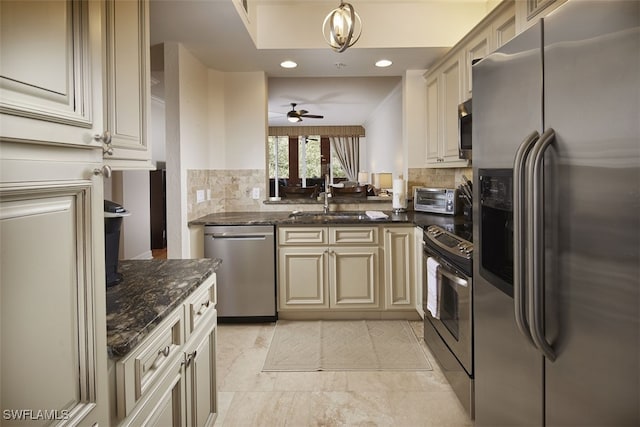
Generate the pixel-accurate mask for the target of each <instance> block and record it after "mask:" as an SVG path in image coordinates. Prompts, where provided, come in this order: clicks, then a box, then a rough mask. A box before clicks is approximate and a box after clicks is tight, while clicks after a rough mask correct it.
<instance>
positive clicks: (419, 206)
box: [413, 187, 461, 215]
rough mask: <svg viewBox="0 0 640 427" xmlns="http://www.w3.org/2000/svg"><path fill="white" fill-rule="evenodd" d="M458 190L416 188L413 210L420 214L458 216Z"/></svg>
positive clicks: (414, 190)
mask: <svg viewBox="0 0 640 427" xmlns="http://www.w3.org/2000/svg"><path fill="white" fill-rule="evenodd" d="M460 208H461V206H460V202H459V201H458V190H456V189H453V188H427V187H415V188H414V189H413V210H415V211H419V212H430V213H439V214H446V215H456V214H458V213H460Z"/></svg>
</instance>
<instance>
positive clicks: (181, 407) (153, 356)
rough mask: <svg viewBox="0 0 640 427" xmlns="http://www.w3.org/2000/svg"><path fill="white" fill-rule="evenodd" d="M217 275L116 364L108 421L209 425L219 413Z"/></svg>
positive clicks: (162, 425) (166, 424)
mask: <svg viewBox="0 0 640 427" xmlns="http://www.w3.org/2000/svg"><path fill="white" fill-rule="evenodd" d="M215 295H216V292H215V274H213V275H212V276H211V277H210V278H209V279H207V280H206V281H205V282H204V283H203V284H202V285H200V288H199V289H198V290H196V291H195V292H194V293H193V294H192V295H191V296H189V298H188V299H187V300H186V301H185V302H184V304H183V305H181V306H179V307H177V308H176V309H174V311H173V312H172V313H171V314H170V315H169V316H167V317H166V318H165V319H164V320H163V321H162V322H161V323H160V324H159V325H158V326H157V327H156V328H154V330H153V331H152V332H151V333H150V334H149V335H148V336H147V337H145V339H144V340H143V341H142V342H141V343H140V344H138V345H137V346H136V347H135V348H134V349H133V350H132V351H131V352H130V353H129V354H128V355H127V356H125V357H124V358H122V359H120V360H118V361H116V362H115V381H114V382H113V383H112V387H114V390H113V393H112V395H115V396H116V408H115V411H113V413H112V418H113V419H112V422H111V424H112V425H116V424H118V425H121V426H158V427H168V426H212V425H213V424H214V422H215V419H216V416H217V392H216V363H215V354H216V327H217V312H216V310H215Z"/></svg>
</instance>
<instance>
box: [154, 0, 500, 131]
mask: <svg viewBox="0 0 640 427" xmlns="http://www.w3.org/2000/svg"><path fill="white" fill-rule="evenodd" d="M233 1H234V0H150V26H151V45H152V46H153V45H156V44H159V43H163V42H168V41H172V42H179V43H182V44H183V45H184V46H185V47H186V48H187V49H188V50H189V51H190V52H191V53H192V54H193V55H194V56H195V57H196V58H198V59H199V60H200V61H201V62H202V63H203V64H205V65H206V66H207V67H209V68H211V69H215V70H219V71H224V72H243V71H264V72H265V73H266V75H267V76H268V77H269V87H268V91H269V95H268V97H269V101H268V104H269V105H268V109H269V124H270V125H272V126H274V125H275V126H278V125H288V124H289V123H288V122H287V121H286V112H287V111H289V110H290V109H291V107H290V103H291V102H296V103H297V104H298V106H297V107H296V109H305V110H308V111H309V112H310V114H320V115H324V116H325V118H324V119H322V120H319V119H305V120H304V121H303V124H306V125H361V124H363V123H364V121H365V120H366V119H367V117H368V116H369V115H370V114H371V112H372V111H373V110H374V109H375V108H376V107H377V106H378V105H379V104H380V102H381V101H383V100H384V99H385V98H386V97H387V96H388V95H389V93H390V92H391V91H392V90H393V89H394V88H395V87H396V86H397V85H398V84H399V82H400V81H401V76H402V75H403V74H404V72H405V70H422V69H426V68H428V67H429V66H430V65H431V64H432V63H433V62H435V61H436V60H437V59H438V58H440V57H441V56H442V55H443V54H444V53H446V51H447V50H448V47H447V46H444V47H443V46H430V45H431V44H434V43H429V42H428V41H426V42H421V43H414V42H413V41H410V42H408V43H406V45H411V46H413V47H402V46H400V47H385V48H376V47H367V44H366V42H365V40H360V41H359V42H358V44H356V45H355V46H354V47H352V48H349V49H348V50H347V51H345V52H343V53H336V52H334V51H332V50H331V49H330V48H329V47H328V46H326V47H324V46H323V47H322V48H318V47H316V46H313V47H302V48H301V47H296V48H283V49H277V48H269V49H258V48H256V45H255V43H254V41H253V38H252V36H251V35H250V34H249V31H248V30H247V27H246V26H245V21H243V17H241V15H240V14H239V13H238V10H237V8H236V6H235V5H234V4H233ZM235 1H239V0H235ZM489 1H491V0H489ZM351 2H352V4H353V5H354V8H355V9H356V11H358V7H359V4H362V3H367V2H369V3H385V4H391V3H395V2H398V3H399V4H400V3H402V4H403V5H404V6H408V7H410V6H411V5H412V4H416V5H419V4H424V3H429V4H430V5H432V4H435V5H436V6H439V5H442V7H445V6H447V7H450V6H451V5H452V4H457V5H458V7H462V6H463V5H467V4H476V5H477V4H478V3H481V4H486V3H487V0H394V1H393V2H389V1H386V2H380V1H379V0H351ZM493 2H494V3H495V0H493ZM249 4H250V6H249V7H252V5H254V4H259V5H261V6H262V7H265V6H271V5H273V6H277V7H282V6H286V7H291V8H294V7H295V8H296V9H295V10H294V9H289V10H291V15H290V16H285V17H284V18H288V19H291V18H292V17H294V16H300V15H299V11H301V10H303V9H302V8H305V7H309V8H311V7H315V8H316V9H318V8H319V7H321V8H322V9H321V11H324V10H325V9H326V13H329V11H331V10H332V9H333V8H335V7H336V6H338V4H339V1H338V0H331V1H327V0H325V1H316V0H249ZM431 7H434V6H431ZM476 9H477V7H476ZM309 10H311V9H309ZM389 11H390V13H393V11H392V10H391V9H389ZM294 12H295V13H297V14H298V15H294V14H293V13H294ZM322 13H324V12H322ZM476 16H477V13H476ZM480 18H481V17H480ZM318 19H319V18H318ZM318 19H314V20H313V24H305V23H304V22H302V23H300V22H297V21H296V25H293V24H291V25H283V24H282V23H280V24H278V25H277V27H278V28H279V29H280V30H282V29H283V27H284V29H285V30H286V29H287V27H289V26H290V27H292V29H294V30H295V31H297V34H298V36H296V34H285V35H284V36H283V37H284V40H291V42H290V43H289V42H286V41H285V42H284V44H287V45H292V44H294V45H295V44H296V43H297V44H304V43H303V42H302V40H303V39H304V38H305V37H308V38H313V39H314V41H313V42H312V43H316V40H315V39H320V40H323V39H322V34H321V30H320V27H321V23H317V22H315V21H316V20H318ZM245 20H246V18H245ZM298 21H301V19H298ZM363 21H365V19H364V17H363ZM477 21H479V18H475V21H474V22H477ZM289 22H290V21H289ZM454 24H455V22H451V24H447V25H448V26H449V27H455V25H454ZM472 24H473V21H472ZM472 24H469V19H467V20H466V21H464V22H463V23H462V24H461V25H463V26H464V28H463V29H458V30H457V33H456V32H454V35H453V36H452V38H453V40H454V41H453V42H450V43H448V44H449V45H452V44H454V42H455V40H457V39H459V38H460V36H459V34H464V33H466V31H468V29H469V28H471V26H472ZM258 25H260V27H259V30H260V31H262V32H263V33H264V32H265V31H266V32H267V33H268V30H267V29H265V25H268V23H266V24H265V23H263V22H260V21H258ZM300 25H302V26H303V28H308V32H309V34H305V35H304V37H303V36H300V34H301V31H300V29H299V27H300ZM366 25H367V23H366V22H363V27H364V28H366V31H369V35H371V33H372V32H373V31H374V30H372V29H371V27H366ZM316 33H317V34H316ZM417 33H419V31H416V34H417ZM441 33H442V32H439V33H438V34H441ZM409 34H411V33H410V32H409ZM363 39H364V31H363ZM423 39H424V37H423ZM369 40H371V37H370V38H369ZM374 43H375V42H374ZM438 43H441V40H438ZM361 44H362V46H365V47H362V48H361V47H359V45H361ZM420 45H423V46H420ZM381 58H388V59H391V60H392V61H393V65H392V66H391V67H388V68H384V69H381V68H376V67H374V66H373V64H374V62H375V61H376V60H378V59H381ZM285 59H293V60H295V61H296V62H297V63H298V64H299V66H298V67H297V68H296V69H292V70H287V69H284V68H281V67H280V66H279V64H280V62H282V61H283V60H285ZM336 64H342V65H336Z"/></svg>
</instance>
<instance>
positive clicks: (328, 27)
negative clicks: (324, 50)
mask: <svg viewBox="0 0 640 427" xmlns="http://www.w3.org/2000/svg"><path fill="white" fill-rule="evenodd" d="M322 34H323V35H324V39H325V40H326V42H327V43H328V44H329V46H331V48H332V49H333V50H335V51H336V52H344V51H345V50H347V48H349V47H351V46H353V45H354V44H356V42H357V41H358V39H360V35H361V34H362V20H361V19H360V15H358V14H357V13H356V11H355V9H354V8H353V6H352V5H351V4H349V3H345V2H344V1H340V6H338V7H337V8H336V9H334V10H332V11H331V12H329V14H328V15H327V17H326V18H324V22H323V23H322Z"/></svg>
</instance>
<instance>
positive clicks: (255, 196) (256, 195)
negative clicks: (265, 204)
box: [251, 187, 260, 200]
mask: <svg viewBox="0 0 640 427" xmlns="http://www.w3.org/2000/svg"><path fill="white" fill-rule="evenodd" d="M251 198H252V199H253V200H258V199H259V198H260V187H253V189H252V190H251Z"/></svg>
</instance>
